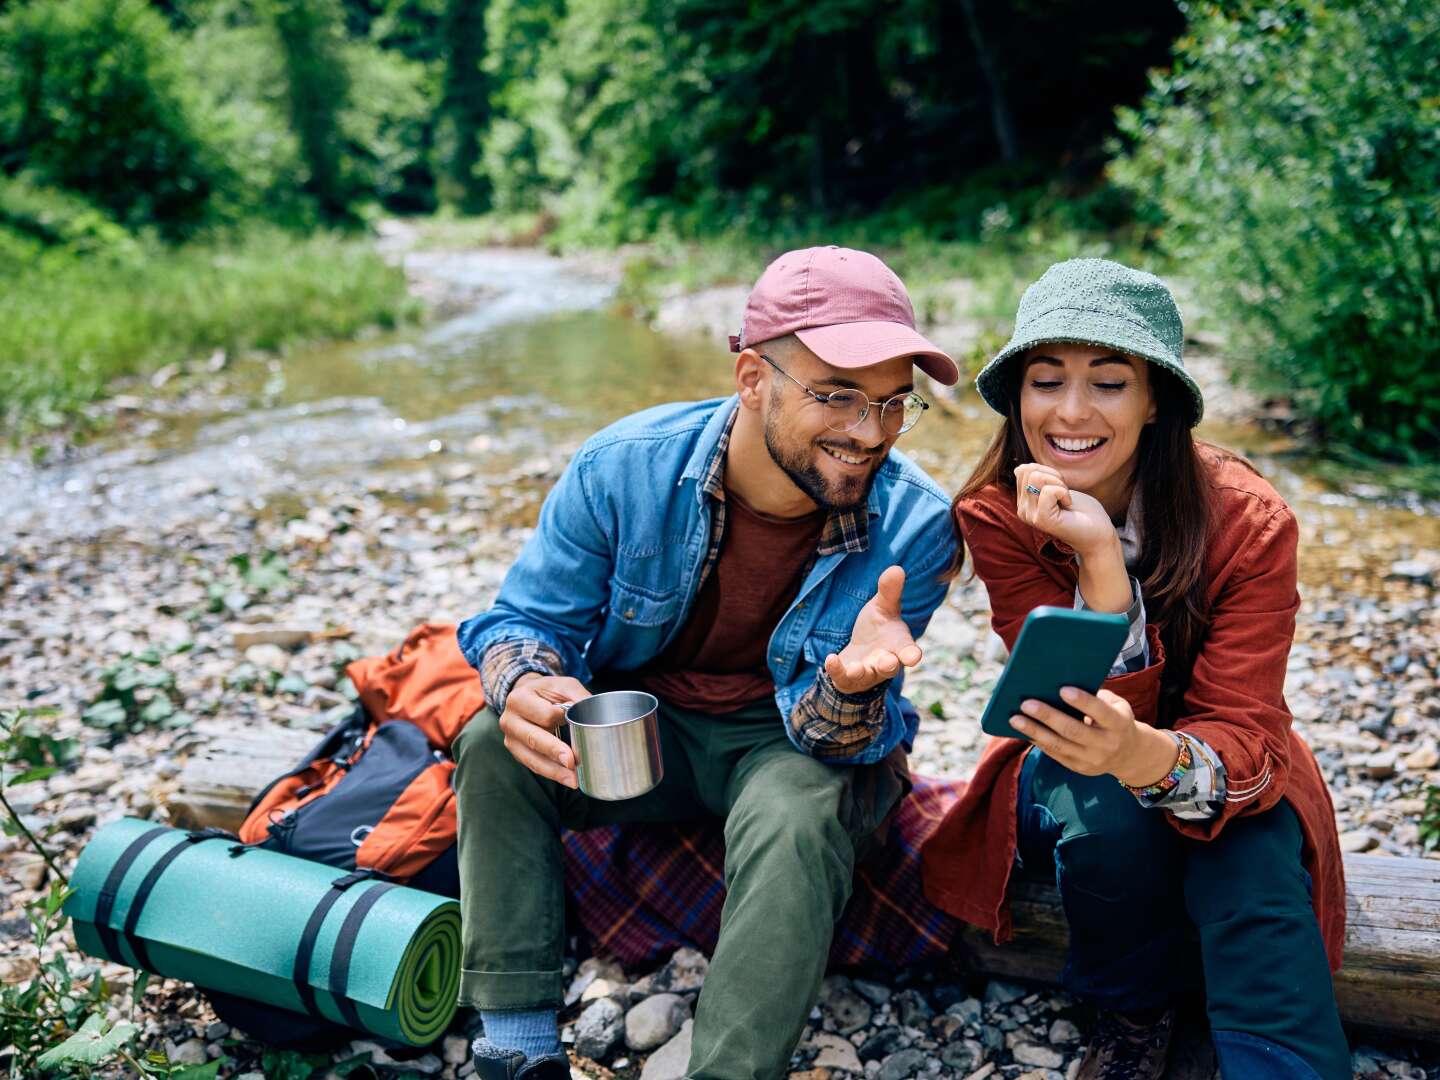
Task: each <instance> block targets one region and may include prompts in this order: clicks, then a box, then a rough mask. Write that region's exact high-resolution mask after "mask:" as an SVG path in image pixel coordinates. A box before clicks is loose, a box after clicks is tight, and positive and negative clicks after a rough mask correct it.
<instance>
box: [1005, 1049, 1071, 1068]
mask: <svg viewBox="0 0 1440 1080" xmlns="http://www.w3.org/2000/svg"><path fill="white" fill-rule="evenodd" d="M1011 1053H1012V1054H1013V1056H1014V1058H1015V1060H1016V1061H1018V1062H1019V1063H1020V1064H1021V1065H1036V1066H1038V1067H1040V1068H1042V1069H1058V1068H1060V1066H1061V1065H1064V1064H1065V1055H1064V1054H1061V1053H1060V1052H1059V1051H1057V1050H1055V1049H1053V1048H1051V1047H1049V1046H1040V1045H1038V1044H1037V1043H1021V1044H1020V1045H1018V1046H1016V1047H1015V1049H1014V1050H1013V1051H1011Z"/></svg>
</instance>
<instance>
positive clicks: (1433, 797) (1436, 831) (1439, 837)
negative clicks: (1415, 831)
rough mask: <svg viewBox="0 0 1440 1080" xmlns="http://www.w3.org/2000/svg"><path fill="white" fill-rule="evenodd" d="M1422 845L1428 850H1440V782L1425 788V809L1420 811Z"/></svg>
mask: <svg viewBox="0 0 1440 1080" xmlns="http://www.w3.org/2000/svg"><path fill="white" fill-rule="evenodd" d="M1420 846H1421V847H1422V848H1424V849H1425V850H1426V851H1436V850H1440V784H1431V785H1430V786H1429V787H1428V788H1426V790H1425V809H1424V810H1422V811H1421V813H1420Z"/></svg>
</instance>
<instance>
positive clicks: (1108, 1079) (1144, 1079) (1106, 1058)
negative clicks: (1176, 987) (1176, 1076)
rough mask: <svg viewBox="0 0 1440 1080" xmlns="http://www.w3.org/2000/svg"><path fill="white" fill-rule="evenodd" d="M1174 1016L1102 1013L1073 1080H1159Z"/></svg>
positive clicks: (1169, 1013) (1164, 1014)
mask: <svg viewBox="0 0 1440 1080" xmlns="http://www.w3.org/2000/svg"><path fill="white" fill-rule="evenodd" d="M1174 1030H1175V1012H1174V1010H1172V1009H1166V1010H1164V1011H1163V1012H1161V1013H1159V1014H1158V1015H1157V1014H1155V1013H1150V1014H1137V1013H1131V1014H1129V1015H1128V1016H1127V1015H1125V1014H1123V1013H1117V1012H1102V1013H1101V1014H1100V1016H1099V1018H1098V1019H1097V1021H1096V1024H1095V1031H1094V1032H1093V1033H1092V1034H1091V1036H1090V1044H1089V1045H1088V1046H1086V1047H1085V1058H1084V1060H1083V1061H1081V1063H1080V1072H1079V1073H1077V1074H1076V1080H1160V1077H1161V1076H1162V1075H1164V1072H1165V1060H1166V1058H1167V1057H1168V1056H1169V1053H1170V1036H1171V1034H1172V1033H1173V1032H1174Z"/></svg>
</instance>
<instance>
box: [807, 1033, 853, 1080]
mask: <svg viewBox="0 0 1440 1080" xmlns="http://www.w3.org/2000/svg"><path fill="white" fill-rule="evenodd" d="M810 1045H811V1046H813V1047H818V1048H819V1050H820V1052H819V1053H818V1054H816V1055H815V1060H814V1062H813V1064H814V1065H816V1066H823V1067H824V1068H827V1069H843V1070H846V1071H848V1072H861V1071H862V1070H863V1069H864V1067H865V1066H864V1065H863V1064H862V1063H861V1061H860V1055H859V1054H857V1053H856V1052H855V1044H854V1043H852V1042H850V1040H848V1039H843V1038H841V1037H840V1036H839V1035H832V1034H831V1033H830V1032H828V1031H822V1032H819V1033H818V1034H816V1035H815V1037H814V1038H812V1039H811V1040H810Z"/></svg>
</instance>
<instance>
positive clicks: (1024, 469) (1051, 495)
mask: <svg viewBox="0 0 1440 1080" xmlns="http://www.w3.org/2000/svg"><path fill="white" fill-rule="evenodd" d="M1030 488H1035V489H1036V490H1038V491H1039V492H1040V494H1038V495H1036V494H1035V492H1034V491H1031V490H1029V489H1030ZM1015 511H1016V513H1018V514H1019V515H1020V520H1021V521H1024V522H1025V523H1026V524H1027V525H1033V526H1035V528H1037V529H1039V530H1040V531H1041V532H1043V533H1045V534H1046V535H1048V536H1053V537H1054V538H1055V539H1056V540H1061V541H1063V542H1065V543H1066V544H1069V545H1070V546H1071V547H1072V548H1074V549H1075V550H1076V551H1077V552H1079V553H1080V557H1081V558H1082V559H1083V558H1086V557H1088V556H1091V555H1094V554H1097V553H1099V552H1101V551H1104V550H1105V548H1106V547H1107V546H1108V545H1110V544H1112V543H1118V541H1117V539H1116V536H1115V526H1114V525H1112V524H1111V523H1110V515H1109V514H1107V513H1106V512H1105V507H1103V506H1101V505H1100V500H1098V499H1096V498H1095V497H1094V496H1092V495H1087V494H1086V493H1085V492H1083V491H1075V490H1073V489H1071V488H1070V486H1069V485H1068V484H1066V483H1065V481H1064V480H1062V479H1061V478H1060V474H1059V473H1058V472H1056V471H1055V470H1054V469H1052V468H1050V466H1048V465H1036V464H1035V463H1034V462H1029V463H1026V464H1024V465H1017V466H1016V468H1015Z"/></svg>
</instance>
